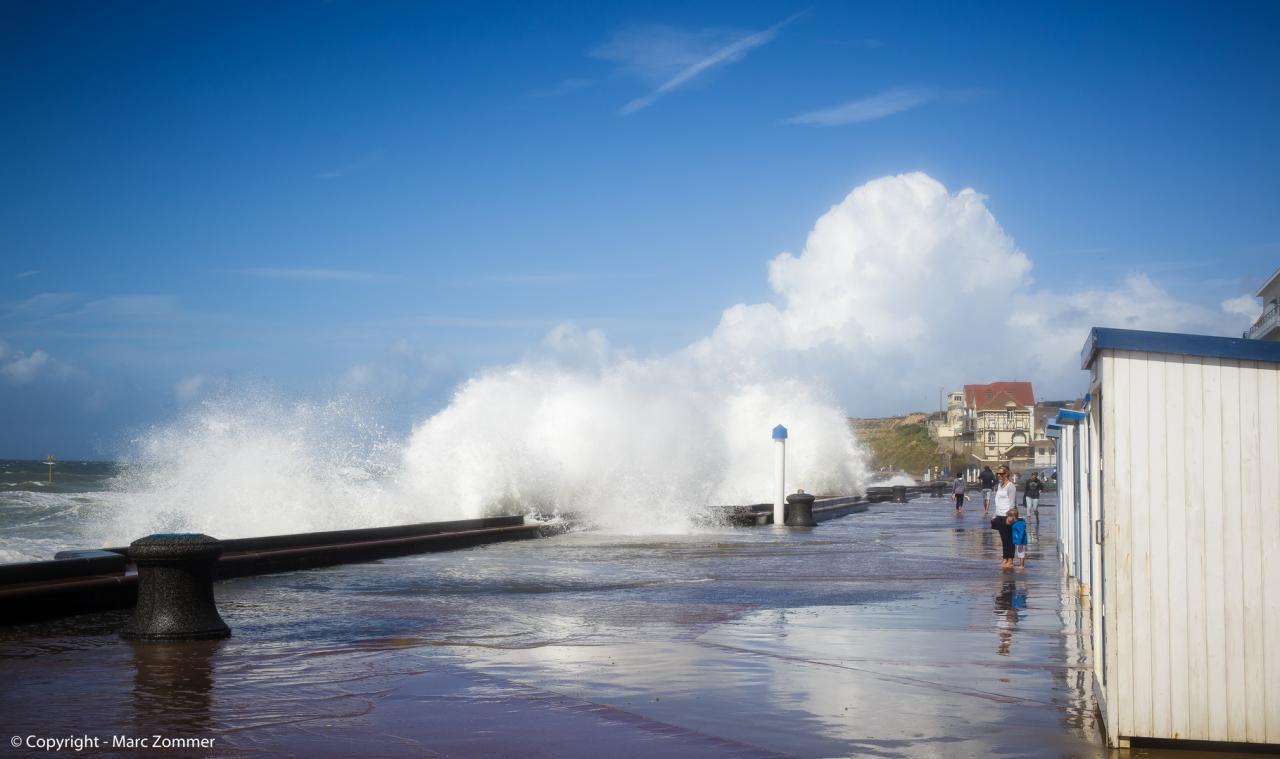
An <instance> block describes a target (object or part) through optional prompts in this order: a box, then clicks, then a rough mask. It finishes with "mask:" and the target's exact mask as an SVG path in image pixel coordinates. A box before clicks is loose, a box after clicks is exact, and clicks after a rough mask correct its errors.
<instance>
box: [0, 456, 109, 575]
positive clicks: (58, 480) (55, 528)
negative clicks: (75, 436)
mask: <svg viewBox="0 0 1280 759" xmlns="http://www.w3.org/2000/svg"><path fill="white" fill-rule="evenodd" d="M49 469H50V468H49V467H48V466H47V465H46V464H45V462H43V461H14V460H0V538H2V539H0V562H14V561H31V560H34V559H52V558H53V555H54V554H55V553H57V552H58V551H61V550H63V549H67V548H86V547H99V546H101V545H103V544H102V542H101V540H100V538H98V537H97V536H96V535H94V534H93V533H94V527H95V525H97V524H99V521H98V519H97V516H99V515H102V514H105V513H107V512H109V511H111V510H112V509H113V504H114V503H116V502H117V500H118V498H119V493H118V492H115V491H113V490H112V485H111V483H112V482H113V481H114V480H115V478H116V477H118V476H119V473H120V466H119V465H118V464H115V463H113V462H109V461H58V462H56V464H55V465H54V466H53V472H52V477H51V476H50V472H49Z"/></svg>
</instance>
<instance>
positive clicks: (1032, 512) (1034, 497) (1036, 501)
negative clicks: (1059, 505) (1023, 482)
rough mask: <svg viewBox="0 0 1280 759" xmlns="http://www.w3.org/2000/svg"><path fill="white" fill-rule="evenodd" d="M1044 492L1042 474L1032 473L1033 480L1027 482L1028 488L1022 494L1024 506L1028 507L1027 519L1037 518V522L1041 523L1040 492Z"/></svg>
mask: <svg viewBox="0 0 1280 759" xmlns="http://www.w3.org/2000/svg"><path fill="white" fill-rule="evenodd" d="M1042 490H1044V483H1043V482H1041V481H1040V473H1039V472H1032V473H1031V479H1029V480H1027V487H1026V489H1025V490H1024V491H1023V494H1022V505H1023V506H1026V507H1027V517H1028V518H1030V517H1035V518H1036V521H1037V522H1039V521H1040V491H1042Z"/></svg>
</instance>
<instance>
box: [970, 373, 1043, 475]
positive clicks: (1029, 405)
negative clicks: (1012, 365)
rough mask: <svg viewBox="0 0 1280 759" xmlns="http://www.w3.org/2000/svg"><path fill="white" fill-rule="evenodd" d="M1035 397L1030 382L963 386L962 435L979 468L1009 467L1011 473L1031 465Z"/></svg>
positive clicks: (1032, 460)
mask: <svg viewBox="0 0 1280 759" xmlns="http://www.w3.org/2000/svg"><path fill="white" fill-rule="evenodd" d="M1035 408H1036V397H1035V391H1033V390H1032V388H1031V383H1030V382H992V383H990V384H987V385H965V386H964V414H963V420H964V431H965V433H966V437H967V436H968V435H969V434H972V436H973V437H972V438H971V439H972V440H973V444H972V447H971V449H970V454H971V455H972V457H973V459H974V461H975V462H976V463H977V464H978V465H979V466H990V467H991V468H993V469H994V468H995V467H997V466H999V465H1000V464H1008V465H1009V467H1010V468H1011V469H1012V470H1013V471H1014V472H1020V471H1022V470H1023V469H1027V468H1030V467H1031V466H1033V465H1034V462H1035V454H1034V449H1033V447H1032V438H1033V436H1034V431H1035V425H1034V418H1035Z"/></svg>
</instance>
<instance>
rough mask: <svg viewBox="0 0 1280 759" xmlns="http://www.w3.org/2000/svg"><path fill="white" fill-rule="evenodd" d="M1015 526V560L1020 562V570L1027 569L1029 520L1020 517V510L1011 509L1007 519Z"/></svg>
mask: <svg viewBox="0 0 1280 759" xmlns="http://www.w3.org/2000/svg"><path fill="white" fill-rule="evenodd" d="M1006 519H1008V520H1009V524H1011V525H1013V558H1015V559H1017V560H1018V569H1019V570H1023V569H1026V568H1027V520H1025V519H1023V518H1022V517H1020V516H1018V508H1017V507H1016V506H1015V507H1013V508H1011V509H1009V516H1008V517H1006Z"/></svg>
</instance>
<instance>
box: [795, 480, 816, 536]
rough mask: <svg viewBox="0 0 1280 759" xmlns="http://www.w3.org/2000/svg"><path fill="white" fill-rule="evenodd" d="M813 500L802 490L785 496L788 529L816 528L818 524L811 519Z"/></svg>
mask: <svg viewBox="0 0 1280 759" xmlns="http://www.w3.org/2000/svg"><path fill="white" fill-rule="evenodd" d="M813 500H814V498H813V496H811V495H809V494H808V493H806V492H804V489H803V488H801V489H800V490H797V491H796V492H794V493H792V494H791V495H789V496H787V526H788V527H815V526H817V524H818V523H817V522H816V521H814V519H813Z"/></svg>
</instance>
